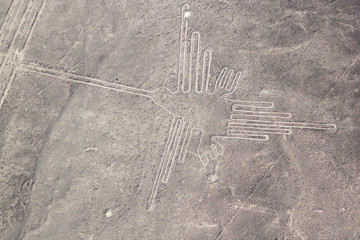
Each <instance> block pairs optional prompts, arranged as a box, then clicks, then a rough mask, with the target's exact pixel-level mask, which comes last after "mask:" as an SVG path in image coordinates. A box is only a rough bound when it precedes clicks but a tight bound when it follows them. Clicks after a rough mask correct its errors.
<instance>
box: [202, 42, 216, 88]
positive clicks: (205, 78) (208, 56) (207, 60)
mask: <svg viewBox="0 0 360 240" xmlns="http://www.w3.org/2000/svg"><path fill="white" fill-rule="evenodd" d="M211 60H212V52H211V50H210V49H207V50H205V52H204V57H203V65H202V82H204V83H205V92H206V93H208V94H211V93H213V92H209V82H210V67H211Z"/></svg>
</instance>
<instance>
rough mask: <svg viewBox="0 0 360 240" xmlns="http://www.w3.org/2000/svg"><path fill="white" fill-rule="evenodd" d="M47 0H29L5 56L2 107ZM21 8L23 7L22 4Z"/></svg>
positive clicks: (0, 105)
mask: <svg viewBox="0 0 360 240" xmlns="http://www.w3.org/2000/svg"><path fill="white" fill-rule="evenodd" d="M45 2H46V0H30V1H29V2H28V4H27V6H26V8H25V10H24V14H23V16H22V18H21V21H20V23H19V25H18V27H17V30H16V32H15V35H14V37H13V39H12V41H11V43H10V46H9V49H8V51H7V53H6V55H5V57H4V61H3V63H2V65H1V68H0V79H1V80H3V81H5V86H4V88H3V90H2V94H1V99H0V109H1V107H2V105H3V104H4V102H5V98H6V97H7V95H8V93H9V90H10V88H11V85H12V82H13V80H14V77H15V72H16V67H17V65H18V64H19V62H21V60H22V58H23V56H24V50H25V47H26V44H27V43H28V41H29V39H30V38H31V36H32V33H33V29H34V26H35V23H36V22H37V21H38V18H39V15H40V14H39V13H40V12H41V11H42V9H43V7H44V5H45ZM19 8H21V5H20V6H19ZM9 18H10V17H9ZM14 21H15V19H14ZM12 27H13V24H12V25H11V28H12Z"/></svg>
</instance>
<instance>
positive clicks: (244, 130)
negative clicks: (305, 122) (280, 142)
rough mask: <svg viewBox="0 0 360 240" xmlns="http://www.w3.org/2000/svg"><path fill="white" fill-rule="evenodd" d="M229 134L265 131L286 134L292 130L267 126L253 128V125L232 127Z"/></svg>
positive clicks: (266, 132) (265, 132)
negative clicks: (268, 127) (267, 127)
mask: <svg viewBox="0 0 360 240" xmlns="http://www.w3.org/2000/svg"><path fill="white" fill-rule="evenodd" d="M226 133H227V135H228V136H236V135H238V134H241V135H242V134H253V133H255V134H259V133H264V134H284V135H289V134H291V130H289V129H279V130H276V129H266V128H251V127H243V128H241V127H238V128H231V129H228V130H227V132H226Z"/></svg>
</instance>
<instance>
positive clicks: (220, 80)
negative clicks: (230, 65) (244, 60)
mask: <svg viewBox="0 0 360 240" xmlns="http://www.w3.org/2000/svg"><path fill="white" fill-rule="evenodd" d="M227 71H228V69H227V67H224V68H223V69H221V72H220V73H219V76H218V77H217V79H216V82H217V83H218V84H219V88H220V89H222V88H224V87H225V77H226V73H227Z"/></svg>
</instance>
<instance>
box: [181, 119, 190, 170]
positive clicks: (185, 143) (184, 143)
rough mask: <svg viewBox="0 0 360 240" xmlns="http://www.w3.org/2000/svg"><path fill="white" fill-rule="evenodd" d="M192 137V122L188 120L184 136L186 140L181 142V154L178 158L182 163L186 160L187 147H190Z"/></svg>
mask: <svg viewBox="0 0 360 240" xmlns="http://www.w3.org/2000/svg"><path fill="white" fill-rule="evenodd" d="M190 138H191V135H190V123H189V122H187V127H186V132H185V137H184V140H183V141H182V143H181V150H180V155H179V158H178V161H179V162H180V163H182V162H184V160H185V156H186V152H187V149H188V147H189V144H190Z"/></svg>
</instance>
